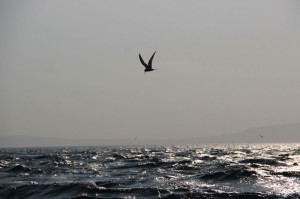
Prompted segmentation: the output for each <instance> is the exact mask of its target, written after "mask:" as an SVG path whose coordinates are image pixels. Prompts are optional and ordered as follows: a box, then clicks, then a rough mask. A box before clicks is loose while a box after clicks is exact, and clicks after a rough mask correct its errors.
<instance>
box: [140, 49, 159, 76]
mask: <svg viewBox="0 0 300 199" xmlns="http://www.w3.org/2000/svg"><path fill="white" fill-rule="evenodd" d="M155 53H156V51H155V52H154V53H153V55H152V57H151V58H150V60H149V62H148V64H146V63H145V62H144V60H143V58H142V56H141V54H139V57H140V61H141V63H142V64H143V65H144V66H145V68H146V69H145V70H144V71H145V73H146V72H150V71H153V70H156V69H153V68H152V60H153V57H154V55H155Z"/></svg>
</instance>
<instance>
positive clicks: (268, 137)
mask: <svg viewBox="0 0 300 199" xmlns="http://www.w3.org/2000/svg"><path fill="white" fill-rule="evenodd" d="M196 142H197V143H290V142H293V143H300V124H285V125H274V126H264V127H256V128H251V129H247V130H244V131H241V132H238V133H231V134H226V135H221V136H212V137H205V138H198V139H197V140H196Z"/></svg>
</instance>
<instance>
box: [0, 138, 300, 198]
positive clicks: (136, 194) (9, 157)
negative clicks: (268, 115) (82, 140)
mask: <svg viewBox="0 0 300 199" xmlns="http://www.w3.org/2000/svg"><path fill="white" fill-rule="evenodd" d="M0 198H1V199H2V198H9V199H10V198H17V199H20V198H22V199H25V198H31V199H35V198H47V199H52V198H53V199H58V198H59V199H61V198H68V199H69V198H72V199H79V198H84V199H85V198H86V199H92V198H104V199H108V198H114V199H117V198H126V199H133V198H143V199H144V198H145V199H154V198H164V199H187V198H205V199H214V198H216V199H217V198H218V199H219V198H222V199H226V198H235V199H239V198H241V199H252V198H254V199H256V198H274V199H275V198H276V199H277V198H300V144H229V145H225V144H215V145H190V146H111V147H109V146H105V147H104V146H101V147H98V146H95V147H53V148H1V149H0Z"/></svg>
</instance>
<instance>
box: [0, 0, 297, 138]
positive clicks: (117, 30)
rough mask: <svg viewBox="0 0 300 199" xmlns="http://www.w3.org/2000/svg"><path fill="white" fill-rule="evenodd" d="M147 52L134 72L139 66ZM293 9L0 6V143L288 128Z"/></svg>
mask: <svg viewBox="0 0 300 199" xmlns="http://www.w3.org/2000/svg"><path fill="white" fill-rule="evenodd" d="M155 50H156V51H157V53H156V55H155V57H154V60H153V66H154V68H157V69H158V70H156V71H153V72H150V73H147V74H146V75H145V74H144V71H143V70H144V68H143V66H142V65H141V63H140V62H139V59H138V54H139V53H141V54H142V56H143V58H144V59H145V61H148V59H149V58H150V57H151V55H152V53H153V52H154V51H155ZM299 86H300V2H299V1H297V0H295V1H289V0H283V1H274V0H272V1H262V0H251V1H230V0H227V1H221V0H220V1H211V0H209V1H200V0H195V1H181V0H180V1H179V0H165V1H162V0H151V1H145V0H131V1H126V0H124V1H123V0H122V1H115V0H107V1H105V0H103V1H86V0H81V1H79V0H68V1H65V0H44V1H39V0H36V1H33V0H27V1H23V0H19V1H16V0H7V1H6V0H1V1H0V96H1V97H0V135H14V134H21V135H39V136H51V137H52V136H53V137H72V138H82V137H89V138H91V137H98V138H131V137H132V138H134V137H138V138H153V137H156V138H157V137H161V138H168V137H172V138H183V137H200V136H206V135H217V134H226V133H232V132H237V131H242V130H244V129H247V128H251V127H256V126H265V125H275V124H286V123H299V122H300V87H299Z"/></svg>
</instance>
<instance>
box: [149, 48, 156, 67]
mask: <svg viewBox="0 0 300 199" xmlns="http://www.w3.org/2000/svg"><path fill="white" fill-rule="evenodd" d="M155 53H156V51H155V52H154V53H153V55H152V57H151V58H150V60H149V62H148V66H149V67H150V68H152V59H153V57H154V55H155Z"/></svg>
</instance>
